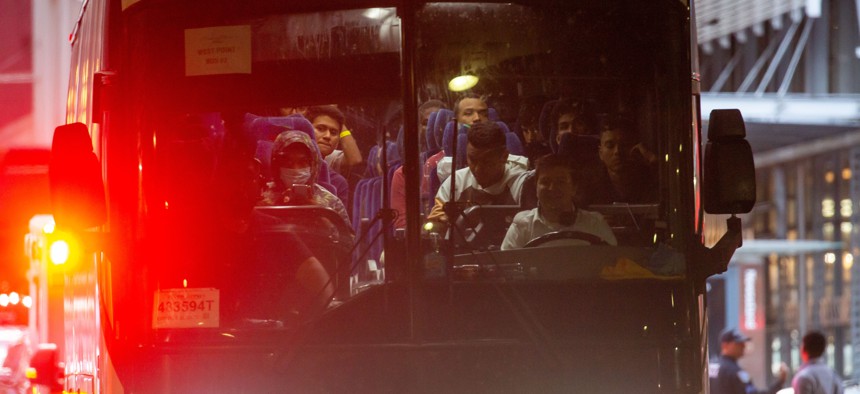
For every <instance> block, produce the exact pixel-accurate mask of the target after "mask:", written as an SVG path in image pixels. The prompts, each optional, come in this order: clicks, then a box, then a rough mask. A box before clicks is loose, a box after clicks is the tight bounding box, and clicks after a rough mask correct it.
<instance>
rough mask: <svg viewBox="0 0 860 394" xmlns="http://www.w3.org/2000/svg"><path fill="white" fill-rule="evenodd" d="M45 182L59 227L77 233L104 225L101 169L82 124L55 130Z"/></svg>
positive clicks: (103, 195)
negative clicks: (46, 180) (46, 182)
mask: <svg viewBox="0 0 860 394" xmlns="http://www.w3.org/2000/svg"><path fill="white" fill-rule="evenodd" d="M48 180H49V183H50V186H51V206H52V210H53V214H54V221H55V222H56V223H57V226H58V227H63V228H67V229H78V230H80V229H85V228H90V227H95V226H100V225H102V224H104V222H105V219H106V211H107V209H106V204H105V193H104V183H103V182H102V178H101V168H100V166H99V162H98V159H97V158H96V155H95V153H94V152H93V144H92V140H91V139H90V134H89V131H88V130H87V126H86V125H84V124H83V123H72V124H67V125H63V126H59V127H57V128H56V129H55V130H54V139H53V142H52V144H51V161H50V164H49V166H48Z"/></svg>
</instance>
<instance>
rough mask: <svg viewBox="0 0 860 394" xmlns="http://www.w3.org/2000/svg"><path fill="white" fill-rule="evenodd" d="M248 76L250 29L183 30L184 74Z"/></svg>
mask: <svg viewBox="0 0 860 394" xmlns="http://www.w3.org/2000/svg"><path fill="white" fill-rule="evenodd" d="M250 73H251V26H247V25H242V26H218V27H206V28H202V29H187V30H185V75H186V76H193V75H218V74H250Z"/></svg>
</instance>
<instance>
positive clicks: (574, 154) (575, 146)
mask: <svg viewBox="0 0 860 394" xmlns="http://www.w3.org/2000/svg"><path fill="white" fill-rule="evenodd" d="M599 145H600V137H598V136H597V135H593V134H592V135H572V134H564V135H562V136H561V141H560V142H559V144H558V151H557V152H556V153H557V154H558V155H559V156H564V157H568V158H571V159H572V160H573V163H572V164H574V165H576V166H594V165H597V164H598V163H599V160H600V159H599V157H598V154H597V148H598V146H599Z"/></svg>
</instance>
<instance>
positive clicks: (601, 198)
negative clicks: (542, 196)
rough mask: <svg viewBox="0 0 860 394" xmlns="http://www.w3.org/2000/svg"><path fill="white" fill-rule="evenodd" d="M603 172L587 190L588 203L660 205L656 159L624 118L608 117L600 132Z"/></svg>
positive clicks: (596, 174)
mask: <svg viewBox="0 0 860 394" xmlns="http://www.w3.org/2000/svg"><path fill="white" fill-rule="evenodd" d="M598 156H599V157H600V162H601V168H599V169H598V170H597V171H595V172H594V173H593V174H594V175H593V176H594V179H593V181H592V182H593V185H592V187H590V188H588V189H587V190H588V191H589V192H588V195H587V196H586V199H587V202H588V203H595V204H611V203H653V202H657V171H656V161H657V157H656V156H655V155H654V154H653V153H651V152H650V151H648V150H647V149H646V148H645V147H644V145H643V144H642V143H640V142H639V141H638V137H637V135H636V133H635V130H634V128H633V124H632V123H631V122H630V121H629V120H628V119H627V118H624V117H621V116H614V117H608V118H607V119H606V120H605V121H604V124H603V125H602V126H601V128H600V145H599V146H598Z"/></svg>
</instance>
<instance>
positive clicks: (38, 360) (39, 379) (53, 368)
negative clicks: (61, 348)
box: [27, 343, 65, 393]
mask: <svg viewBox="0 0 860 394" xmlns="http://www.w3.org/2000/svg"><path fill="white" fill-rule="evenodd" d="M58 358H59V354H58V352H57V345H56V344H54V343H42V344H39V347H38V348H37V349H36V352H35V353H33V357H31V358H30V366H29V367H28V368H27V378H28V379H29V380H30V383H31V384H32V385H34V386H35V385H40V386H45V387H48V388H49V390H50V392H52V393H54V392H61V391H62V390H63V383H64V382H63V379H64V375H65V372H64V369H65V368H64V366H63V363H62V362H60V361H59V360H58Z"/></svg>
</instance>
